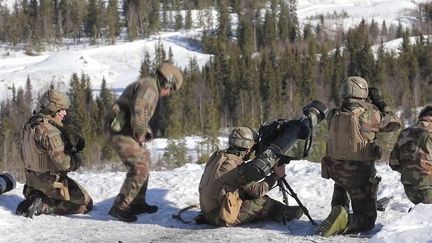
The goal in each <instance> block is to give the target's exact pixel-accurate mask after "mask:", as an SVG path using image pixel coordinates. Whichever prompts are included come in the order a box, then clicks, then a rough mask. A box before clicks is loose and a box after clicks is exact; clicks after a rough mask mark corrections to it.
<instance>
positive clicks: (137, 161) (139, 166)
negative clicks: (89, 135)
mask: <svg viewBox="0 0 432 243" xmlns="http://www.w3.org/2000/svg"><path fill="white" fill-rule="evenodd" d="M158 100H159V88H158V82H157V80H156V79H154V78H143V79H141V80H139V81H137V82H134V83H132V84H130V85H128V86H127V87H126V88H125V90H124V92H123V93H122V95H121V96H120V97H119V98H118V99H117V101H116V102H115V104H114V105H113V112H112V114H110V118H109V119H110V121H111V122H109V123H110V124H111V126H110V128H109V134H110V142H111V145H112V147H113V148H114V149H115V151H117V153H118V154H119V156H120V158H121V160H122V162H123V164H124V165H125V166H126V168H127V170H128V173H127V175H126V179H125V181H124V183H123V185H122V187H121V189H120V193H119V194H118V195H117V197H116V198H115V201H114V204H113V207H115V208H118V209H120V210H121V211H125V210H127V209H128V207H129V205H130V204H131V203H132V202H134V203H135V202H136V203H144V202H145V195H146V191H147V184H148V178H149V163H150V155H149V151H148V150H147V149H146V148H145V145H144V142H145V141H146V136H150V134H151V131H150V129H149V127H148V122H149V120H150V118H151V117H152V116H153V113H154V111H155V109H156V106H157V102H158ZM115 121H118V122H119V123H120V124H114V123H115ZM114 126H118V127H114Z"/></svg>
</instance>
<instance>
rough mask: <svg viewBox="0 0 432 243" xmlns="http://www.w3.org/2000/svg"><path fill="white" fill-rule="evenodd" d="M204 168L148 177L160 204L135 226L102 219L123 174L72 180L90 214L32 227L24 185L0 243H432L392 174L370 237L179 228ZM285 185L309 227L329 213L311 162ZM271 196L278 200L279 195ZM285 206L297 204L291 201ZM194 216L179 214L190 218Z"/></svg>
mask: <svg viewBox="0 0 432 243" xmlns="http://www.w3.org/2000/svg"><path fill="white" fill-rule="evenodd" d="M202 172H203V166H201V165H196V164H187V165H185V166H183V167H181V168H178V169H175V170H172V171H164V172H156V171H153V172H151V176H150V183H149V190H148V201H149V202H150V203H152V204H153V203H154V204H157V205H159V211H158V212H157V213H155V214H152V215H141V216H139V218H138V221H137V222H135V223H124V222H120V221H117V220H114V219H113V218H112V217H110V216H109V215H108V214H107V212H108V210H109V208H110V207H111V205H112V202H113V199H114V197H115V195H116V194H117V193H118V190H119V188H120V185H121V184H122V182H123V179H124V177H125V173H122V172H110V173H90V172H82V173H72V174H71V177H73V178H74V179H76V180H77V181H78V182H80V183H81V184H82V185H84V187H85V188H87V189H88V191H89V193H90V195H91V196H92V197H93V200H94V202H95V207H94V210H93V211H92V212H90V213H89V214H88V215H73V216H48V215H42V216H37V217H35V218H34V219H33V220H32V219H27V218H24V217H19V216H16V215H15V214H14V211H15V208H16V205H17V204H18V203H19V202H20V201H21V200H22V199H23V196H22V194H21V191H22V187H23V185H22V184H18V185H17V188H16V189H15V190H13V191H11V192H8V193H6V194H3V195H1V196H0V242H9V243H10V242H62V241H65V242H204V241H205V242H246V241H247V242H266V241H273V242H344V243H347V242H367V241H368V240H369V242H392V243H393V242H428V241H429V242H430V241H431V240H432V234H431V232H432V222H431V221H430V218H431V217H432V205H418V206H416V207H415V208H414V209H413V211H412V212H411V213H407V211H408V209H409V208H410V207H412V206H413V205H412V204H411V203H410V202H409V201H408V199H407V198H406V197H405V194H404V192H403V189H402V186H401V185H400V183H399V176H398V174H397V173H395V172H393V171H391V170H390V169H389V167H388V166H379V167H378V172H379V174H380V175H381V176H382V177H383V180H382V182H381V184H380V189H379V191H378V197H379V198H380V197H382V196H390V195H391V196H393V199H392V200H391V202H390V204H389V206H388V208H387V210H386V211H384V212H378V220H377V225H376V227H375V229H374V230H373V233H376V231H378V232H377V233H376V234H375V235H374V237H373V238H371V239H367V238H357V237H352V236H351V237H348V236H336V237H331V238H322V237H317V236H313V232H314V230H315V226H313V225H312V224H311V223H310V222H309V220H308V219H307V218H306V217H305V216H303V217H302V218H300V220H294V221H291V222H290V223H289V224H288V225H287V226H286V227H285V226H283V225H281V224H278V223H276V222H271V221H268V222H260V223H253V224H247V225H244V226H241V227H234V228H214V227H212V226H209V225H196V224H194V223H191V224H183V223H181V222H180V221H178V220H176V219H173V218H172V217H171V215H172V214H175V213H177V212H178V210H179V209H181V208H183V207H185V206H188V205H191V204H195V203H198V184H199V180H200V177H201V174H202ZM286 179H287V181H288V183H289V184H290V185H291V187H292V188H293V189H294V191H295V192H296V193H297V194H298V196H299V198H300V200H301V201H302V202H303V204H304V205H305V206H306V207H307V208H308V209H309V212H310V214H311V216H312V218H313V219H314V220H316V221H317V222H318V223H319V222H321V221H322V220H323V219H324V218H325V217H326V216H327V214H328V213H329V211H330V207H329V203H330V200H331V192H332V188H333V184H332V182H331V181H330V180H325V179H322V178H321V177H320V167H319V164H317V163H311V162H308V161H293V162H291V164H289V165H288V166H287V177H286ZM270 195H271V197H273V198H275V199H279V200H281V198H282V196H281V194H280V193H279V192H278V189H276V188H275V189H273V190H272V191H271V193H270ZM290 204H293V205H294V204H295V201H294V200H293V199H291V198H290ZM196 214H197V210H192V211H189V212H187V213H185V214H184V216H185V217H186V218H192V217H193V216H195V215H196Z"/></svg>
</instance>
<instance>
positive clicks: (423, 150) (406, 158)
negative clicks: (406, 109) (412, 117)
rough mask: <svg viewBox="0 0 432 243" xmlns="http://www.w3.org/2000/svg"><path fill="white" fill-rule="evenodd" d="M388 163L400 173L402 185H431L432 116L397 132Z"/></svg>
mask: <svg viewBox="0 0 432 243" xmlns="http://www.w3.org/2000/svg"><path fill="white" fill-rule="evenodd" d="M389 164H390V167H391V168H392V169H393V170H395V171H398V172H400V173H401V181H402V183H403V184H404V185H412V186H432V116H425V117H422V118H421V119H420V120H419V121H418V122H417V124H415V125H413V126H411V127H408V128H406V129H404V130H403V131H402V132H401V133H400V134H399V137H398V139H397V142H396V144H395V146H394V148H393V150H392V152H391V154H390V162H389Z"/></svg>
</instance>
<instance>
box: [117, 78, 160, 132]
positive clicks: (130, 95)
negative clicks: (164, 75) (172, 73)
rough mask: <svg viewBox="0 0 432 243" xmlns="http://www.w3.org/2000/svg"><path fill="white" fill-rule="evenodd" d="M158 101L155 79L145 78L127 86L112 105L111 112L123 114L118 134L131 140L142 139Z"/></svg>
mask: <svg viewBox="0 0 432 243" xmlns="http://www.w3.org/2000/svg"><path fill="white" fill-rule="evenodd" d="M158 100H159V88H158V82H157V80H156V79H154V78H149V77H147V78H142V79H140V80H139V81H136V82H133V83H131V84H129V85H128V86H127V87H126V88H125V90H124V91H123V93H122V94H121V95H120V97H119V98H118V99H117V100H116V102H115V103H114V105H113V110H115V109H120V111H121V112H123V113H124V127H122V128H121V131H120V133H122V134H124V135H130V136H132V137H133V138H142V137H144V136H145V135H146V132H147V129H148V122H149V121H150V119H151V117H152V116H153V113H154V111H155V109H156V106H157V103H158ZM114 107H115V108H114ZM113 113H116V111H113ZM113 116H115V115H113Z"/></svg>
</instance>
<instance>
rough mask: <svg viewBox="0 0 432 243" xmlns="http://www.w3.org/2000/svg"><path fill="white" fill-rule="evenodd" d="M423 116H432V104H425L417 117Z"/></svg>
mask: <svg viewBox="0 0 432 243" xmlns="http://www.w3.org/2000/svg"><path fill="white" fill-rule="evenodd" d="M424 116H432V105H427V106H425V107H424V108H423V109H422V110H421V111H420V113H419V116H418V118H419V119H420V118H422V117H424Z"/></svg>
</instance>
